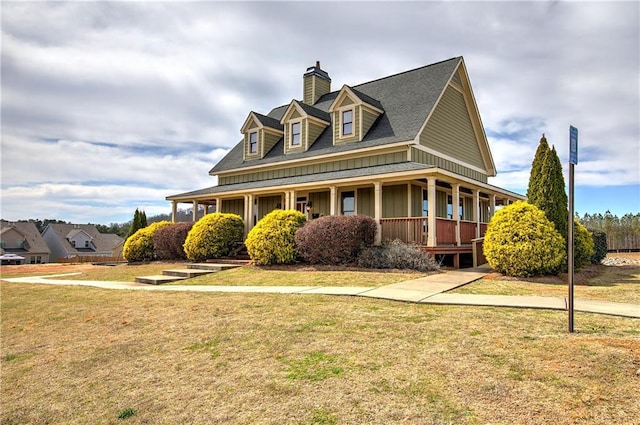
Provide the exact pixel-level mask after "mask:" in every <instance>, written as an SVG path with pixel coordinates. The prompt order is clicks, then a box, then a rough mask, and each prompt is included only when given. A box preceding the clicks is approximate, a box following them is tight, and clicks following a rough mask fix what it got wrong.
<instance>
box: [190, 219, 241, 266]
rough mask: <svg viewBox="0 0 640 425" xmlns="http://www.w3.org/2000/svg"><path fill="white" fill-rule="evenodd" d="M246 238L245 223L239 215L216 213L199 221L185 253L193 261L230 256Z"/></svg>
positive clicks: (195, 225) (191, 234)
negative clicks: (236, 246) (234, 247)
mask: <svg viewBox="0 0 640 425" xmlns="http://www.w3.org/2000/svg"><path fill="white" fill-rule="evenodd" d="M243 237H244V222H243V221H242V218H240V216H239V215H237V214H226V213H219V212H215V213H212V214H207V215H205V216H204V217H202V218H201V219H200V220H198V221H197V222H196V223H195V224H194V225H193V227H192V228H191V230H190V231H189V233H188V234H187V238H186V239H185V241H184V245H183V248H184V253H185V254H186V255H187V258H188V259H189V260H191V261H204V260H208V259H212V258H220V257H224V256H225V255H228V254H229V252H231V250H232V249H233V246H234V245H235V244H236V243H239V242H242V238H243Z"/></svg>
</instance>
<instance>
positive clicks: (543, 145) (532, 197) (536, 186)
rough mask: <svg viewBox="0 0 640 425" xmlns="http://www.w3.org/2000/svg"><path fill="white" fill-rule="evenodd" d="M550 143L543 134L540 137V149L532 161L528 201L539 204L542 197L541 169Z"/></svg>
mask: <svg viewBox="0 0 640 425" xmlns="http://www.w3.org/2000/svg"><path fill="white" fill-rule="evenodd" d="M549 150H550V149H549V143H547V138H546V137H545V136H544V133H543V134H542V138H541V139H540V143H539V144H538V149H536V154H535V156H534V157H533V162H532V163H531V174H530V175H529V187H528V188H527V198H528V202H529V203H530V204H533V205H537V204H536V202H537V200H538V199H539V198H540V191H541V188H540V181H541V179H542V176H541V174H540V173H541V171H542V164H543V163H544V158H545V156H546V155H547V152H548V151H549Z"/></svg>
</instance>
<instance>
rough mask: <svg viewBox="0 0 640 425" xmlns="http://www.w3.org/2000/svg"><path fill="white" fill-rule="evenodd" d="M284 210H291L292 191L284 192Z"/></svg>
mask: <svg viewBox="0 0 640 425" xmlns="http://www.w3.org/2000/svg"><path fill="white" fill-rule="evenodd" d="M284 209H285V210H290V209H292V208H291V191H290V190H285V191H284Z"/></svg>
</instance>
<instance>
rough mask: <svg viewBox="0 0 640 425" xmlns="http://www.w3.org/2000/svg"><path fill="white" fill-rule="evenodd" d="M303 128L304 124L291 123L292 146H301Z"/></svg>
mask: <svg viewBox="0 0 640 425" xmlns="http://www.w3.org/2000/svg"><path fill="white" fill-rule="evenodd" d="M301 127H302V123H300V122H294V123H291V146H300V141H301V137H302V136H301V134H300V128H301Z"/></svg>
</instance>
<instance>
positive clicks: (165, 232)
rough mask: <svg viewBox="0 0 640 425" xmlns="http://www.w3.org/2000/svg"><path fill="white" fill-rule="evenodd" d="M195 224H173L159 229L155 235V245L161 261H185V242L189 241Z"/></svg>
mask: <svg viewBox="0 0 640 425" xmlns="http://www.w3.org/2000/svg"><path fill="white" fill-rule="evenodd" d="M192 227H193V223H192V222H189V223H173V224H171V226H166V227H162V228H160V229H158V230H157V231H156V232H155V233H154V234H153V244H154V245H155V248H156V255H157V257H158V259H159V260H185V259H186V258H187V254H185V253H184V248H183V245H184V241H185V240H186V239H187V235H188V234H189V231H190V230H191V228H192Z"/></svg>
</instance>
